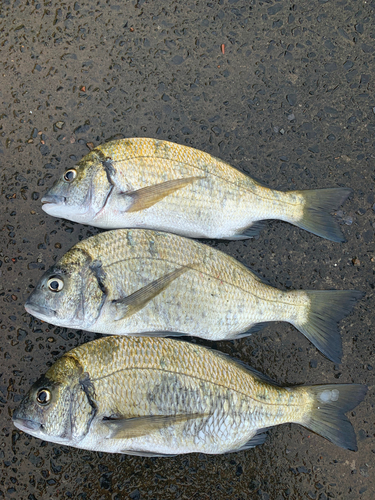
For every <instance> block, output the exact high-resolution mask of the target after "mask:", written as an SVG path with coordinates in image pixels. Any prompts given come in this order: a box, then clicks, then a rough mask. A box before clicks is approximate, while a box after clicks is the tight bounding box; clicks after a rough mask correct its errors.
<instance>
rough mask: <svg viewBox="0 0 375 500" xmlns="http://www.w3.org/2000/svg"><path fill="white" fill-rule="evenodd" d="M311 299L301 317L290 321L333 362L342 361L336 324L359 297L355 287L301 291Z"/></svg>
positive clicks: (359, 293)
mask: <svg viewBox="0 0 375 500" xmlns="http://www.w3.org/2000/svg"><path fill="white" fill-rule="evenodd" d="M303 293H305V294H307V297H308V299H309V301H310V304H309V306H307V308H308V311H307V313H306V314H305V315H304V316H303V319H300V320H297V321H293V322H292V323H293V324H294V326H295V327H296V328H298V330H299V331H300V332H301V333H303V334H304V335H305V336H306V337H307V338H308V339H309V340H310V342H312V343H313V344H314V345H315V347H316V348H317V349H319V351H320V352H321V353H322V354H324V356H326V357H327V358H328V359H330V360H331V361H333V362H334V363H340V362H341V356H342V345H341V336H340V333H339V330H338V326H337V323H338V322H339V321H340V320H341V319H342V318H344V317H345V316H347V315H348V314H349V313H350V312H351V310H352V308H353V307H354V304H355V303H356V301H357V300H358V299H360V298H361V297H363V296H364V293H363V292H360V291H358V290H307V291H306V290H304V292H303Z"/></svg>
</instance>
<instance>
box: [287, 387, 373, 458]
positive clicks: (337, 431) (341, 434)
mask: <svg viewBox="0 0 375 500" xmlns="http://www.w3.org/2000/svg"><path fill="white" fill-rule="evenodd" d="M298 389H299V388H295V390H298ZM301 389H304V390H306V389H307V390H308V391H309V392H310V393H311V394H312V395H313V397H314V404H313V407H312V409H311V410H310V411H309V413H308V414H307V415H305V418H304V420H303V422H300V423H301V424H302V425H303V426H304V427H307V428H308V429H311V430H312V431H314V432H316V433H317V434H320V435H321V436H323V437H325V438H326V439H328V440H329V441H331V442H332V443H335V444H337V445H338V446H341V448H346V449H348V450H353V451H357V440H356V436H355V433H354V429H353V426H352V424H351V423H350V422H349V420H348V418H347V417H346V416H345V413H346V412H348V411H350V410H352V409H353V408H355V407H356V406H357V405H358V404H359V403H360V402H361V401H362V399H363V398H364V397H365V394H366V392H367V387H366V386H365V385H361V384H329V385H315V386H311V387H303V388H302V387H301Z"/></svg>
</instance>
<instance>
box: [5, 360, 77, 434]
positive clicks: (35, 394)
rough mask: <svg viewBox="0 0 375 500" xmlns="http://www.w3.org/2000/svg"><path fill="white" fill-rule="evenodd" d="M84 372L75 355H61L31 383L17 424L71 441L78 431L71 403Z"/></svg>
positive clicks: (29, 431) (15, 414) (28, 430)
mask: <svg viewBox="0 0 375 500" xmlns="http://www.w3.org/2000/svg"><path fill="white" fill-rule="evenodd" d="M81 372H82V369H81V367H80V365H79V364H78V363H77V361H76V360H75V359H74V358H71V357H69V356H63V357H62V358H60V359H59V360H58V361H57V362H56V363H55V364H54V365H53V366H52V367H51V368H50V369H49V370H48V371H47V373H46V374H45V375H42V376H41V377H40V378H39V379H38V380H37V381H36V382H35V383H34V384H33V385H32V387H31V388H30V390H29V392H28V393H27V394H26V396H25V397H24V398H23V400H22V401H21V403H20V405H19V406H18V408H16V409H15V411H14V412H13V417H12V419H13V423H14V425H15V426H16V427H17V428H18V429H20V430H22V431H24V432H26V433H27V434H31V435H32V436H35V437H38V438H40V439H44V440H46V441H53V442H55V443H61V444H71V441H72V437H73V433H74V431H75V425H74V415H72V408H73V406H74V405H73V404H72V402H73V401H74V399H75V392H76V390H77V388H79V377H80V375H81Z"/></svg>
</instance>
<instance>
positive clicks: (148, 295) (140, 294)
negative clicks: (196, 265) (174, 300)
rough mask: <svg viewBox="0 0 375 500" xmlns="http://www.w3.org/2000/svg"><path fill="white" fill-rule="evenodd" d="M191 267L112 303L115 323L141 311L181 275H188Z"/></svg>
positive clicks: (173, 273) (179, 270)
mask: <svg viewBox="0 0 375 500" xmlns="http://www.w3.org/2000/svg"><path fill="white" fill-rule="evenodd" d="M189 269H190V268H189V267H180V268H179V269H175V270H174V271H172V272H171V273H168V274H165V275H164V276H162V277H161V278H158V279H157V280H155V281H152V282H151V283H149V284H148V285H146V286H144V287H143V288H141V289H140V290H137V291H136V292H134V293H132V294H131V295H128V296H127V297H125V298H123V299H118V300H114V301H113V302H112V303H113V305H114V307H115V309H116V316H115V321H118V320H120V319H125V318H128V317H129V316H131V315H132V314H135V313H136V312H138V311H140V310H141V309H143V308H144V307H145V305H146V304H147V303H148V302H150V300H152V299H153V298H155V297H156V296H157V295H159V293H161V292H162V291H163V290H165V289H166V288H167V287H168V286H169V285H170V284H171V283H172V281H174V280H175V279H177V278H178V277H179V276H181V274H184V273H186V271H188V270H189Z"/></svg>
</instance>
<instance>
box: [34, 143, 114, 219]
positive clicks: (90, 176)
mask: <svg viewBox="0 0 375 500" xmlns="http://www.w3.org/2000/svg"><path fill="white" fill-rule="evenodd" d="M102 156H103V155H99V154H97V153H96V152H95V150H93V151H91V152H90V153H89V154H87V155H86V156H85V157H84V158H82V160H81V161H80V162H78V163H77V164H76V165H74V167H72V168H68V169H67V170H66V171H65V172H64V173H63V174H62V176H61V177H60V178H59V179H57V180H56V181H55V183H54V184H53V185H52V187H51V188H50V189H49V190H48V191H47V193H46V194H45V195H44V196H43V197H42V200H41V201H42V209H43V210H44V211H45V212H46V213H47V214H49V215H53V216H54V217H63V218H66V219H69V220H73V221H76V222H81V223H87V222H90V220H91V219H92V218H93V217H95V215H96V214H97V213H98V212H99V211H100V210H101V209H102V208H103V206H104V205H105V203H106V200H107V198H108V196H109V194H110V193H111V190H112V188H113V186H112V184H111V183H110V177H109V176H108V175H107V170H106V167H105V159H104V158H102Z"/></svg>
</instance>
